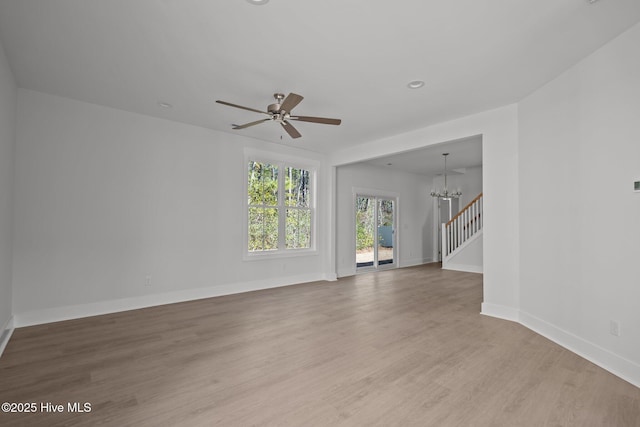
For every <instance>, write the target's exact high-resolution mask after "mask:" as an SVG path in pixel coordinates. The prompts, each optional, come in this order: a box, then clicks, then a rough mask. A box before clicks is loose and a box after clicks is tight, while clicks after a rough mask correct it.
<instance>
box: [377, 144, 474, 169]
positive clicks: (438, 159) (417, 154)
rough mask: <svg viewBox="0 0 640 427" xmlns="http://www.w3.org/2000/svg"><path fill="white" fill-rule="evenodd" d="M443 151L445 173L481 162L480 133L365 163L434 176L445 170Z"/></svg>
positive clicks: (471, 166)
mask: <svg viewBox="0 0 640 427" xmlns="http://www.w3.org/2000/svg"><path fill="white" fill-rule="evenodd" d="M443 153H449V155H448V156H447V174H455V173H456V170H457V171H458V173H464V172H465V169H467V168H473V167H478V166H482V136H480V135H478V136H473V137H469V138H465V139H460V140H456V141H449V142H446V143H442V144H436V145H430V146H428V147H425V148H421V149H419V150H411V151H405V152H402V153H397V154H394V155H392V156H385V157H380V158H377V159H372V160H369V161H367V162H366V163H367V164H369V165H372V166H378V167H381V168H386V169H393V170H399V171H403V172H410V173H415V174H419V175H426V176H435V175H441V174H442V173H443V171H444V158H443V156H442V154H443Z"/></svg>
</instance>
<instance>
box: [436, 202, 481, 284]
mask: <svg viewBox="0 0 640 427" xmlns="http://www.w3.org/2000/svg"><path fill="white" fill-rule="evenodd" d="M482 219H483V218H482V193H480V194H478V196H477V197H476V198H475V199H473V200H472V201H471V202H469V204H468V205H467V206H465V207H464V208H463V209H462V210H461V211H460V212H458V213H457V214H456V216H454V217H453V218H451V220H450V221H449V222H447V223H446V224H442V268H443V269H446V270H458V271H469V272H472V273H482Z"/></svg>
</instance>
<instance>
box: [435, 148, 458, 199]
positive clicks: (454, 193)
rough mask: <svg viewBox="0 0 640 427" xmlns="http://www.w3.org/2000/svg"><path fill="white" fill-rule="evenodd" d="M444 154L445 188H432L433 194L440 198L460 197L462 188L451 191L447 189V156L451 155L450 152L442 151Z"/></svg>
mask: <svg viewBox="0 0 640 427" xmlns="http://www.w3.org/2000/svg"><path fill="white" fill-rule="evenodd" d="M442 155H443V156H444V190H442V191H437V192H436V191H433V190H432V191H431V196H432V197H438V198H440V199H451V198H454V199H457V198H458V197H460V196H462V192H461V191H460V190H456V191H452V192H449V190H448V189H447V156H448V155H449V153H442Z"/></svg>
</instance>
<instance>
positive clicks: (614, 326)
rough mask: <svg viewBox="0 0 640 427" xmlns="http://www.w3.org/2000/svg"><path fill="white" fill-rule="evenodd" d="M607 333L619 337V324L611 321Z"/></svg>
mask: <svg viewBox="0 0 640 427" xmlns="http://www.w3.org/2000/svg"><path fill="white" fill-rule="evenodd" d="M609 332H611V335H615V336H616V337H619V336H620V322H618V321H617V320H612V321H611V323H610V324H609Z"/></svg>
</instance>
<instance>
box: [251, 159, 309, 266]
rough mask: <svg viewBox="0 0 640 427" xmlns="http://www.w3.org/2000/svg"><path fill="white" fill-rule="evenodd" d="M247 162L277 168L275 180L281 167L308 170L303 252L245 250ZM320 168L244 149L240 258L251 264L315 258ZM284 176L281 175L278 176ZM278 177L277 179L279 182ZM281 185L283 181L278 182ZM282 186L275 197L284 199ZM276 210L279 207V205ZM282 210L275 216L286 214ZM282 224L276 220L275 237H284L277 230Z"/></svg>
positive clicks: (280, 171)
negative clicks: (308, 213)
mask: <svg viewBox="0 0 640 427" xmlns="http://www.w3.org/2000/svg"><path fill="white" fill-rule="evenodd" d="M250 160H253V161H257V162H262V163H269V164H272V165H277V166H278V169H279V170H278V177H280V176H281V175H282V174H283V173H284V168H285V167H287V166H291V167H295V168H301V169H305V170H308V171H309V173H310V179H311V206H310V208H311V236H310V245H309V248H304V249H275V250H270V251H249V249H248V248H249V209H248V206H247V192H248V185H249V183H248V180H247V164H248V163H249V161H250ZM319 169H320V163H319V162H316V161H313V160H310V159H305V158H302V157H295V156H288V155H282V154H279V153H272V152H269V151H262V150H256V149H249V148H245V150H244V166H243V169H242V170H243V178H242V212H243V213H242V217H243V221H242V241H243V243H242V259H243V260H244V261H255V260H264V259H273V258H290V257H297V256H310V255H317V254H318V248H317V244H316V241H317V240H318V239H317V231H318V230H317V217H318V213H317V211H318V208H317V207H318V170H319ZM282 176H284V175H282ZM279 179H280V178H278V180H279ZM282 182H284V181H282ZM282 186H283V184H282V183H281V182H280V181H279V182H278V196H279V197H283V196H284V188H281V187H282ZM279 207H280V205H279ZM281 207H282V208H283V209H284V211H283V212H284V213H281V212H280V210H279V212H278V216H280V215H281V214H282V215H286V206H284V205H282V206H281ZM281 222H282V221H278V224H279V226H278V236H281V235H284V234H281V233H284V230H281V229H280V228H281V226H280V224H281Z"/></svg>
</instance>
